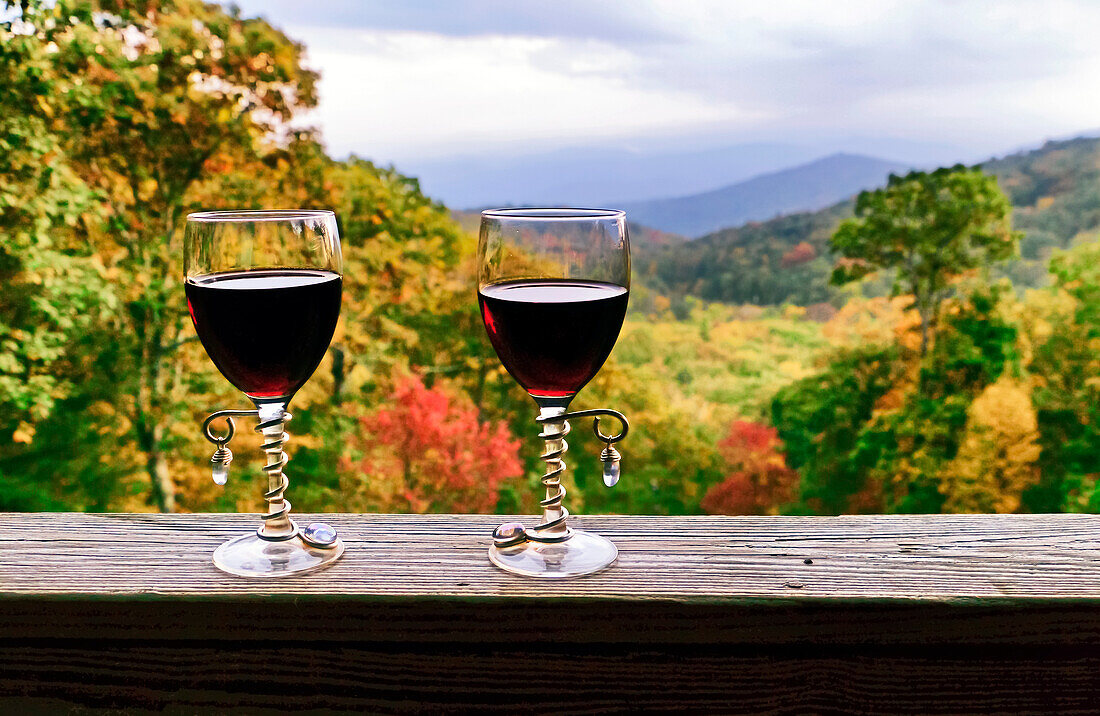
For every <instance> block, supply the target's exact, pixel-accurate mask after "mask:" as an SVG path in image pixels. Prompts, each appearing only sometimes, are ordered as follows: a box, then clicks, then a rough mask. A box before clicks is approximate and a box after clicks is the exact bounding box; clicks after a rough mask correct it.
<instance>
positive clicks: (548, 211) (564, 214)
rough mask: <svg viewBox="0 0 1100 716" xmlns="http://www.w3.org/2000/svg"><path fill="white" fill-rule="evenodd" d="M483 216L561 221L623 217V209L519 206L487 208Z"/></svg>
mask: <svg viewBox="0 0 1100 716" xmlns="http://www.w3.org/2000/svg"><path fill="white" fill-rule="evenodd" d="M481 216H482V217H487V218H491V219H530V220H532V221H555V220H557V221H561V220H566V221H568V220H576V219H623V218H625V217H626V212H625V211H623V210H622V209H585V208H574V207H562V206H558V207H538V206H517V207H508V208H504V209H486V210H484V211H482V212H481Z"/></svg>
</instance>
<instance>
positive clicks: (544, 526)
mask: <svg viewBox="0 0 1100 716" xmlns="http://www.w3.org/2000/svg"><path fill="white" fill-rule="evenodd" d="M629 293H630V241H629V238H628V235H627V227H626V216H625V214H624V213H623V212H622V211H618V210H614V209H557V208H545V209H544V208H516V209H493V210H489V211H484V212H482V215H481V231H480V236H479V240H478V291H477V295H478V304H479V306H480V308H481V317H482V321H483V322H484V324H485V330H486V333H488V336H489V341H490V343H492V345H493V348H494V349H495V350H496V353H497V356H498V357H499V358H500V361H501V363H502V364H503V365H504V367H505V369H507V371H508V372H509V373H510V374H511V376H512V377H513V378H514V379H515V380H516V382H517V383H519V384H520V386H522V387H523V389H524V390H526V391H527V393H528V394H529V395H530V396H531V398H532V399H533V400H534V402H535V404H536V405H537V407H538V409H539V415H538V418H536V422H537V424H538V425H540V426H541V428H542V432H540V433H539V437H540V438H542V439H543V440H544V441H545V447H544V451H543V453H542V455H541V456H540V458H541V459H542V460H543V461H544V462H545V463H546V473H545V474H544V475H543V477H542V484H543V485H544V486H545V488H546V495H545V498H544V499H542V500H541V501H540V506H541V507H542V520H541V522H539V523H538V524H537V525H535V526H533V527H531V528H526V527H524V526H523V525H522V524H520V523H508V524H505V525H502V526H501V527H499V528H497V531H496V532H495V533H494V543H493V545H492V547H490V551H489V558H490V560H491V561H492V562H493V563H494V564H496V565H497V566H499V567H501V568H502V569H505V570H507V571H510V572H515V573H518V574H523V575H527V576H535V577H551V578H553V577H572V576H578V575H582V574H590V573H592V572H596V571H599V570H601V569H604V568H605V567H607V566H609V565H610V564H612V563H613V562H614V561H615V559H616V557H617V555H618V550H617V549H616V547H615V545H614V544H613V543H612V542H611V541H609V540H607V539H605V538H603V537H601V536H599V535H595V534H592V533H590V532H584V531H581V530H576V529H573V528H572V527H570V526H569V524H568V518H569V511H568V510H567V509H566V508H565V506H564V505H563V500H564V498H565V494H566V489H565V487H564V486H563V485H562V484H561V478H562V475H563V474H564V473H565V470H566V464H565V461H564V460H563V459H562V456H563V455H564V453H565V451H566V450H567V449H568V445H567V443H566V441H565V436H566V435H567V434H568V433H569V430H570V426H569V422H568V419H569V418H573V417H579V416H587V415H593V416H595V415H611V416H614V417H616V418H617V419H619V421H620V422H621V423H622V426H623V430H622V432H621V433H620V434H619V435H617V436H613V437H609V436H605V435H603V434H602V433H600V432H599V427H598V420H597V422H596V425H595V427H594V429H595V431H596V433H597V435H599V436H600V438H601V439H604V440H606V441H607V443H608V448H607V450H605V452H604V455H612V454H613V457H614V460H613V462H614V465H613V473H612V475H613V478H612V479H608V474H609V473H608V472H605V482H607V483H608V484H609V485H612V484H614V482H615V481H617V480H618V453H617V452H614V451H613V450H612V449H611V442H613V441H616V440H619V439H621V438H622V437H624V436H625V434H626V428H627V425H626V420H625V418H624V417H623V416H622V415H621V414H619V413H617V412H615V411H610V410H589V411H580V412H574V413H570V412H568V411H569V406H570V403H571V402H572V401H573V398H574V397H576V395H577V393H579V392H580V391H581V389H582V388H584V386H585V385H587V384H588V382H589V381H590V380H592V378H593V377H595V375H596V374H597V373H598V372H599V370H600V368H601V367H602V366H603V364H604V361H606V360H607V357H608V355H610V353H611V350H612V348H614V347H615V341H616V340H617V339H618V336H619V331H620V329H621V328H622V325H623V319H624V317H625V316H626V307H627V300H628V298H629ZM601 457H603V456H601ZM608 459H609V460H610V458H608Z"/></svg>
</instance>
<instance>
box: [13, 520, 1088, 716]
mask: <svg viewBox="0 0 1100 716" xmlns="http://www.w3.org/2000/svg"><path fill="white" fill-rule="evenodd" d="M301 519H302V520H308V519H309V517H308V516H306V517H302V518H301ZM326 519H327V520H328V521H330V522H332V523H334V524H336V525H338V526H339V528H340V530H341V533H342V535H343V536H344V539H345V541H346V542H347V543H348V551H347V553H346V555H345V558H344V559H343V560H341V561H340V562H339V563H337V564H336V565H335V566H334V567H332V568H331V569H329V570H327V571H324V572H319V573H315V574H310V575H304V576H301V577H293V578H288V579H282V580H275V581H263V582H255V581H249V580H245V579H240V578H236V577H232V576H229V575H225V574H222V573H221V572H219V571H218V570H216V569H215V568H214V567H213V565H212V564H211V563H210V555H211V553H212V552H213V550H214V548H215V547H216V546H217V545H218V544H219V543H220V542H222V541H223V540H225V539H227V538H228V537H230V536H233V535H235V534H238V533H241V532H244V531H246V530H248V529H250V528H252V527H253V526H254V525H255V524H256V518H255V517H254V516H239V515H82V514H76V515H74V514H28V515H21V514H20V515H0V649H2V653H3V654H4V657H5V658H4V662H3V663H4V667H3V668H0V711H3V712H13V713H14V712H19V711H28V710H29V711H32V712H33V711H38V712H53V711H73V712H78V713H79V712H83V711H88V712H95V711H99V710H112V709H125V710H127V711H142V710H146V711H150V712H159V711H163V710H167V711H169V712H184V713H191V712H194V711H197V710H203V709H215V708H216V709H217V710H218V711H221V712H234V711H237V712H250V713H251V712H257V711H260V712H263V711H268V712H272V713H274V712H286V711H309V710H318V709H327V710H337V711H341V710H344V711H368V712H378V713H401V712H419V711H425V710H426V711H429V712H438V711H454V710H458V711H468V710H479V711H499V712H512V713H514V712H516V711H518V710H520V709H523V710H525V711H530V712H533V713H541V712H558V713H561V712H568V713H614V712H637V711H645V710H654V711H679V712H682V713H687V712H711V713H713V712H721V713H732V712H742V713H769V712H774V713H790V712H799V711H811V712H814V711H834V710H841V711H851V712H864V713H867V712H889V713H958V712H961V711H985V712H1001V713H1008V712H1028V711H1043V710H1048V711H1059V712H1062V713H1085V712H1089V711H1091V710H1094V709H1095V708H1096V703H1097V698H1098V695H1100V564H1098V562H1100V549H1098V547H1100V518H1096V517H1090V516H1080V515H1026V516H1025V515H1018V516H935V517H837V518H801V517H778V518H711V517H705V518H660V517H591V518H581V519H579V520H577V523H578V525H580V526H585V527H589V528H591V529H594V530H597V531H599V532H601V533H603V534H606V535H607V536H609V537H611V538H612V539H614V540H615V541H616V543H617V544H618V545H619V548H620V560H619V563H618V564H617V565H616V566H615V567H613V568H612V569H610V570H608V571H606V572H604V573H602V574H598V575H593V576H590V577H585V578H582V579H577V580H569V581H551V582H537V581H532V580H528V579H523V578H519V577H515V576H512V575H508V574H506V573H504V572H501V571H499V570H497V569H496V568H494V567H492V566H491V565H490V564H489V562H488V560H487V559H486V556H485V550H486V549H487V547H488V543H489V539H488V536H489V533H490V532H491V530H492V527H493V526H495V525H496V524H497V523H499V522H500V521H501V520H502V519H506V518H502V517H499V516H476V515H470V516H415V515H333V516H329V517H327V518H326ZM545 674H553V677H552V678H550V677H548V676H544V675H545Z"/></svg>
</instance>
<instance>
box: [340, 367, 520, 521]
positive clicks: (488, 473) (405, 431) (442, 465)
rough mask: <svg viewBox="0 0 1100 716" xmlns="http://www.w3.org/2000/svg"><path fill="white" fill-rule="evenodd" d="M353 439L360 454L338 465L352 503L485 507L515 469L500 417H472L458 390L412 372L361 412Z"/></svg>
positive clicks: (390, 507) (513, 447)
mask: <svg viewBox="0 0 1100 716" xmlns="http://www.w3.org/2000/svg"><path fill="white" fill-rule="evenodd" d="M353 440H354V441H355V446H356V448H357V449H358V450H359V451H361V452H362V457H361V458H360V459H358V460H348V461H346V462H345V464H344V465H343V472H345V474H347V475H349V482H348V484H347V486H346V488H345V490H344V497H345V499H348V500H349V501H351V502H352V504H355V505H356V507H358V508H360V509H363V508H369V509H372V510H382V511H402V512H491V511H493V509H494V508H495V506H496V503H497V496H498V492H499V490H500V489H501V487H502V486H503V485H504V484H505V483H507V482H509V481H513V480H517V479H518V478H519V477H521V475H522V473H523V465H522V463H521V462H520V459H519V447H520V443H519V441H518V440H516V439H515V438H514V437H513V436H512V435H511V433H510V431H509V430H508V428H507V426H506V425H505V424H504V423H503V422H500V421H496V422H488V421H486V422H481V421H479V420H478V418H477V411H476V410H475V409H474V407H473V405H471V404H470V402H469V400H468V399H467V398H465V396H463V395H461V394H458V393H455V392H453V391H452V390H449V389H447V388H446V387H444V386H443V385H437V386H435V387H432V388H427V387H425V385H424V383H423V381H422V380H421V379H420V378H419V377H418V376H415V375H410V376H408V377H406V378H405V379H403V380H401V381H399V382H398V384H397V387H396V389H395V390H394V392H393V394H392V395H391V396H390V398H389V400H388V401H387V404H386V405H385V406H384V407H380V408H378V409H377V410H375V411H373V412H371V413H370V414H368V415H366V416H364V417H363V418H361V420H360V426H359V430H358V431H357V434H356V435H355V437H354V438H353ZM360 476H361V477H360Z"/></svg>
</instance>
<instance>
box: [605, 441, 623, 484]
mask: <svg viewBox="0 0 1100 716" xmlns="http://www.w3.org/2000/svg"><path fill="white" fill-rule="evenodd" d="M600 461H601V462H603V484H605V485H607V486H608V487H614V486H615V485H616V484H617V483H618V482H619V475H620V474H621V468H620V466H619V464H620V462H621V461H622V456H621V455H619V451H618V450H616V449H615V448H613V447H611V445H610V444H608V446H607V447H605V448H604V449H603V452H601V453H600Z"/></svg>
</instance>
